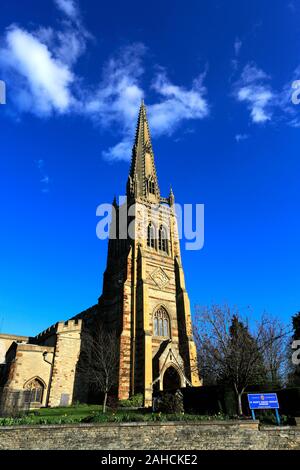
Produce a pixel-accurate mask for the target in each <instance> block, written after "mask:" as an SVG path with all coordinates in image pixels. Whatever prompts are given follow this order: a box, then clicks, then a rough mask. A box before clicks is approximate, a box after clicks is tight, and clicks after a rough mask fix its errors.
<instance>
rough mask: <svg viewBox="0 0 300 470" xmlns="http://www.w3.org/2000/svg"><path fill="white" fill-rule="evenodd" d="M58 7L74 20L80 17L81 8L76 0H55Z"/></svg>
mask: <svg viewBox="0 0 300 470" xmlns="http://www.w3.org/2000/svg"><path fill="white" fill-rule="evenodd" d="M54 3H55V4H56V6H57V8H59V9H60V10H61V11H62V12H63V13H64V14H65V15H67V16H68V17H69V18H71V19H72V20H75V19H77V18H78V17H79V8H78V5H77V1H76V0H54Z"/></svg>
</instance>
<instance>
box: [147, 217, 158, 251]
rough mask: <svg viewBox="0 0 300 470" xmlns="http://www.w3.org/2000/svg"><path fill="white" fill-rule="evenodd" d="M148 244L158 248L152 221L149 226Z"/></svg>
mask: <svg viewBox="0 0 300 470" xmlns="http://www.w3.org/2000/svg"><path fill="white" fill-rule="evenodd" d="M147 246H150V248H156V237H155V228H154V226H153V224H152V223H151V222H150V224H149V225H148V228H147Z"/></svg>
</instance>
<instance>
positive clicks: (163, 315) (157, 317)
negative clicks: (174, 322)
mask: <svg viewBox="0 0 300 470" xmlns="http://www.w3.org/2000/svg"><path fill="white" fill-rule="evenodd" d="M153 332H154V336H163V337H165V338H169V337H170V320H169V315H168V313H167V311H166V310H165V309H164V308H163V307H160V308H159V309H158V310H156V312H155V313H154V316H153Z"/></svg>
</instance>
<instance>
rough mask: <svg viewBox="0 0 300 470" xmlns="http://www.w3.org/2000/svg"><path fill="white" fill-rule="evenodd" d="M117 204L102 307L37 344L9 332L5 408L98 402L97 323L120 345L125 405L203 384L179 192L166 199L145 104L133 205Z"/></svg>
mask: <svg viewBox="0 0 300 470" xmlns="http://www.w3.org/2000/svg"><path fill="white" fill-rule="evenodd" d="M113 207H114V209H115V211H114V214H113V217H112V224H111V231H110V239H109V243H108V256H107V267H106V271H105V273H104V280H103V293H102V296H101V297H100V299H99V301H98V304H96V305H94V306H92V307H91V308H89V309H88V310H85V311H84V312H82V313H79V314H78V315H76V316H75V317H73V318H71V319H70V320H68V321H60V322H58V323H56V324H55V325H53V326H51V327H49V328H47V329H46V330H45V331H43V332H42V333H40V334H38V335H37V336H35V337H23V336H18V335H10V334H0V407H1V403H2V406H7V403H11V404H12V405H13V407H16V406H17V405H18V406H20V407H22V406H23V405H24V404H25V405H26V406H29V407H31V408H37V407H41V406H50V407H55V406H67V405H70V404H71V403H74V402H75V401H77V400H79V401H81V402H88V401H89V400H92V398H90V395H89V383H88V380H87V379H86V372H87V370H86V369H84V368H87V367H88V364H86V362H85V360H84V357H85V356H84V351H85V347H84V345H85V333H86V331H93V327H94V325H95V323H94V322H95V321H96V320H97V321H98V320H99V321H100V323H101V324H102V325H103V327H104V330H105V328H107V329H110V330H114V331H115V332H117V337H118V338H119V347H120V349H119V353H120V362H119V368H118V372H117V374H118V377H117V379H118V380H117V383H118V386H117V393H118V397H119V399H126V398H128V397H130V396H132V395H134V394H136V393H142V394H143V395H144V404H145V406H150V405H151V404H152V391H153V390H155V389H158V390H166V389H172V388H179V387H185V386H187V385H194V386H198V385H201V383H200V380H199V377H198V372H197V355H196V347H195V343H194V341H193V337H192V328H191V313H190V303H189V298H188V295H187V292H186V289H185V283H184V274H183V269H182V265H181V256H180V245H179V238H178V229H177V220H176V215H175V201H174V195H173V193H172V191H171V192H170V194H169V197H168V198H163V197H161V194H160V188H159V185H158V180H157V174H156V169H155V163H154V155H153V149H152V144H151V138H150V132H149V126H148V122H147V116H146V108H145V105H144V104H143V103H142V105H141V109H140V113H139V118H138V125H137V132H136V138H135V143H134V147H133V154H132V163H131V169H130V173H129V178H128V183H127V198H126V202H124V204H121V205H120V206H119V205H118V204H117V202H116V200H115V201H114V204H113ZM81 361H82V362H83V369H84V372H82V362H81ZM79 364H80V365H81V367H79ZM1 390H2V392H1ZM23 402H24V403H23Z"/></svg>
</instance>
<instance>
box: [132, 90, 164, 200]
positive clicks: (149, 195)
mask: <svg viewBox="0 0 300 470" xmlns="http://www.w3.org/2000/svg"><path fill="white" fill-rule="evenodd" d="M127 193H128V194H129V195H131V196H134V197H141V198H144V199H148V200H149V201H151V202H158V201H159V198H160V192H159V186H158V181H157V175H156V168H155V163H154V153H153V149H152V142H151V136H150V130H149V124H148V118H147V110H146V106H145V103H144V100H143V99H142V100H141V106H140V110H139V116H138V122H137V129H136V135H135V142H134V146H133V149H132V161H131V168H130V173H129V179H128V186H127Z"/></svg>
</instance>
